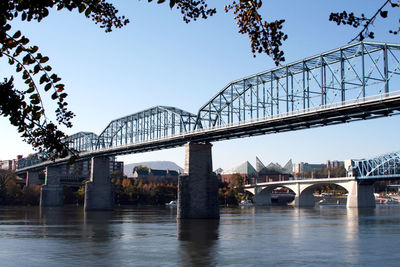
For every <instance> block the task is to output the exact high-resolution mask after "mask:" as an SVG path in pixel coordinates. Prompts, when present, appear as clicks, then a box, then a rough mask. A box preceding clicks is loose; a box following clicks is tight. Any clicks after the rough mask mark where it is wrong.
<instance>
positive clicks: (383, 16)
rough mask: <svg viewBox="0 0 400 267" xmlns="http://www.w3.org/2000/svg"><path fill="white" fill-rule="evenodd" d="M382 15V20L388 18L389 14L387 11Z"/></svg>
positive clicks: (381, 13) (382, 12)
mask: <svg viewBox="0 0 400 267" xmlns="http://www.w3.org/2000/svg"><path fill="white" fill-rule="evenodd" d="M380 15H381V17H382V18H387V16H388V12H387V11H381V12H380Z"/></svg>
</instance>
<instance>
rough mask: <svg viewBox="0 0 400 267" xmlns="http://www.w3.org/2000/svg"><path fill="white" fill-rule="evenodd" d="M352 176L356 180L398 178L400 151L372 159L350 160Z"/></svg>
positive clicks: (399, 174)
mask: <svg viewBox="0 0 400 267" xmlns="http://www.w3.org/2000/svg"><path fill="white" fill-rule="evenodd" d="M352 169H353V174H354V176H355V177H356V178H358V179H377V178H381V179H382V178H383V179H385V178H386V179H390V178H395V177H397V178H398V177H399V176H400V151H397V152H393V153H388V154H385V155H381V156H379V157H376V158H373V159H362V160H352Z"/></svg>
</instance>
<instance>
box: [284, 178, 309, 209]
mask: <svg viewBox="0 0 400 267" xmlns="http://www.w3.org/2000/svg"><path fill="white" fill-rule="evenodd" d="M289 188H290V189H292V190H293V191H294V193H295V194H296V196H295V198H294V206H295V207H314V205H315V201H314V195H313V190H311V189H310V188H308V190H307V189H303V190H302V188H301V185H300V183H296V184H295V186H294V187H293V186H292V187H289Z"/></svg>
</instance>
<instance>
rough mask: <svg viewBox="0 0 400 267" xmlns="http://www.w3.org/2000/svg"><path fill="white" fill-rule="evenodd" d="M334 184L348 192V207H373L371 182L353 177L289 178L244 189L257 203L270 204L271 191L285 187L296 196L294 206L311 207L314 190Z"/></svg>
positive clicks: (373, 199)
mask: <svg viewBox="0 0 400 267" xmlns="http://www.w3.org/2000/svg"><path fill="white" fill-rule="evenodd" d="M329 184H336V185H339V186H341V187H343V188H344V189H346V190H347V192H348V197H347V207H348V208H364V207H375V198H374V187H373V182H369V183H366V182H361V181H359V180H357V179H355V178H354V177H342V178H327V179H307V180H290V181H279V182H269V183H259V184H257V185H247V186H245V188H246V190H247V191H249V192H250V193H252V194H254V200H255V202H256V204H258V205H271V193H272V191H273V190H274V189H275V188H277V187H286V188H289V189H290V190H291V191H293V192H294V193H295V194H296V196H295V200H294V203H293V204H294V206H296V207H313V206H314V203H315V202H314V195H313V193H314V191H315V189H317V188H318V187H320V186H321V185H329Z"/></svg>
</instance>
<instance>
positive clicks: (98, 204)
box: [84, 157, 114, 210]
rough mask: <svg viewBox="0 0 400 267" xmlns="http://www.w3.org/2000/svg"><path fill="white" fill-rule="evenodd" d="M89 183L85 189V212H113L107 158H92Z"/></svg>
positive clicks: (112, 195) (112, 194)
mask: <svg viewBox="0 0 400 267" xmlns="http://www.w3.org/2000/svg"><path fill="white" fill-rule="evenodd" d="M91 163H92V168H91V172H90V181H89V182H87V183H86V188H85V205H84V209H85V210H113V209H114V187H113V184H112V183H111V180H110V162H109V159H108V157H99V158H92V162H91Z"/></svg>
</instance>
